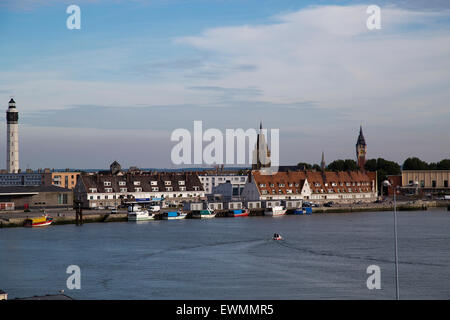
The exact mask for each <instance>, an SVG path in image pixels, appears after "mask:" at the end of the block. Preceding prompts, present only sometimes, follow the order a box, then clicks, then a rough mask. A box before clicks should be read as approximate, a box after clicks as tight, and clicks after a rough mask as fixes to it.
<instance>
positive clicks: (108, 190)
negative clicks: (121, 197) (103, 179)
mask: <svg viewBox="0 0 450 320" xmlns="http://www.w3.org/2000/svg"><path fill="white" fill-rule="evenodd" d="M112 191H113V189H112V188H105V192H112Z"/></svg>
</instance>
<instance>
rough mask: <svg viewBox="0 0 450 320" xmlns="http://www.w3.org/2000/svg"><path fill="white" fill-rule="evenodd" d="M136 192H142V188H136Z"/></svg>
mask: <svg viewBox="0 0 450 320" xmlns="http://www.w3.org/2000/svg"><path fill="white" fill-rule="evenodd" d="M134 191H135V192H142V188H134Z"/></svg>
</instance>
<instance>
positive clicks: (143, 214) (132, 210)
mask: <svg viewBox="0 0 450 320" xmlns="http://www.w3.org/2000/svg"><path fill="white" fill-rule="evenodd" d="M127 216H128V221H146V220H153V219H155V215H154V214H153V213H149V212H148V211H147V210H145V209H142V207H141V206H137V205H132V206H129V207H128V215H127Z"/></svg>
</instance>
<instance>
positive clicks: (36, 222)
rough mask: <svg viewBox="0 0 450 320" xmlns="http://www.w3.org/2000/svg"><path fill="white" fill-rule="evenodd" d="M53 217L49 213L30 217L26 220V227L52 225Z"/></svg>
mask: <svg viewBox="0 0 450 320" xmlns="http://www.w3.org/2000/svg"><path fill="white" fill-rule="evenodd" d="M52 222H53V218H52V217H49V216H48V215H44V216H42V217H37V218H29V219H26V220H25V221H24V226H25V227H45V226H49V225H51V224H52Z"/></svg>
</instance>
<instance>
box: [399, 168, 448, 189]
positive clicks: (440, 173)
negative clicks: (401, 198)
mask: <svg viewBox="0 0 450 320" xmlns="http://www.w3.org/2000/svg"><path fill="white" fill-rule="evenodd" d="M449 181H450V170H403V171H402V176H401V183H402V185H401V186H402V192H403V193H408V194H430V195H437V194H447V195H450V186H449Z"/></svg>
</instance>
